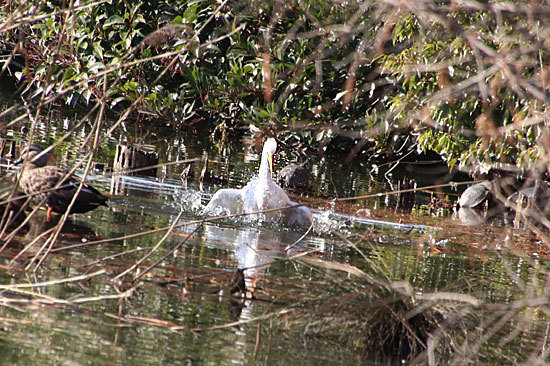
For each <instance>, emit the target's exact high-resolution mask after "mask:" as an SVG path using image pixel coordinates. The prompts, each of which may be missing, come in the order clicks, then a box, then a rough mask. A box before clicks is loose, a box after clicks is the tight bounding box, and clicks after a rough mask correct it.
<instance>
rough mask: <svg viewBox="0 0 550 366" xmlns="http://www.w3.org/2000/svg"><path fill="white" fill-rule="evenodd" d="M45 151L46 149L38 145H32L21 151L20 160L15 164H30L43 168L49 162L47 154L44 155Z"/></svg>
mask: <svg viewBox="0 0 550 366" xmlns="http://www.w3.org/2000/svg"><path fill="white" fill-rule="evenodd" d="M43 151H44V149H43V148H41V147H40V146H38V145H30V146H28V147H26V148H24V149H23V150H22V151H21V155H20V157H19V159H18V160H16V161H14V162H13V164H14V165H19V164H21V163H23V162H25V163H27V162H28V163H30V164H32V165H35V166H36V167H38V168H40V167H43V166H45V165H46V163H47V162H48V157H47V156H46V154H42V152H43Z"/></svg>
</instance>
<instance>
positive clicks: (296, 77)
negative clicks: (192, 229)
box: [0, 0, 548, 166]
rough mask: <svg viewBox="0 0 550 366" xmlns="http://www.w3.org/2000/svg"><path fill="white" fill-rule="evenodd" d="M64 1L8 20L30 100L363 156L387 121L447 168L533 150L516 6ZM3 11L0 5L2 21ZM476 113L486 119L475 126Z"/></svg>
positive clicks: (531, 99)
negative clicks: (499, 12)
mask: <svg viewBox="0 0 550 366" xmlns="http://www.w3.org/2000/svg"><path fill="white" fill-rule="evenodd" d="M64 6H67V5H66V4H65V3H56V2H54V3H52V2H47V3H43V4H42V8H40V9H39V12H38V13H39V14H40V16H37V17H36V18H32V17H31V18H30V20H25V21H23V20H21V21H22V22H23V24H22V25H25V26H27V27H28V31H26V32H25V47H26V51H27V55H28V56H27V57H28V59H27V61H28V64H29V70H28V72H26V71H27V70H21V71H20V72H19V73H18V74H17V76H18V78H19V80H21V82H24V83H26V84H27V85H26V89H25V95H26V96H27V97H30V98H34V99H35V100H39V99H40V98H51V97H52V96H53V97H58V98H59V97H60V98H63V100H64V101H65V103H67V104H70V105H89V104H90V103H92V102H96V101H98V100H102V99H103V98H106V100H107V102H108V105H109V106H110V107H111V108H113V109H114V110H115V111H119V112H120V111H123V110H124V109H125V108H128V107H129V106H132V108H133V113H134V115H135V114H136V113H137V111H138V110H140V111H143V112H147V113H146V114H143V115H147V116H150V117H151V118H152V119H158V120H161V121H165V122H168V123H170V124H171V125H172V126H173V127H174V128H180V127H181V126H186V125H188V124H189V123H194V121H198V120H202V121H207V123H208V125H209V127H215V126H216V125H219V124H222V123H223V124H224V125H225V126H239V125H243V124H245V125H246V124H253V125H256V126H258V127H262V126H264V125H266V124H275V125H277V126H278V127H279V128H280V129H284V128H292V127H295V126H305V127H306V128H304V129H302V130H298V131H296V132H295V133H296V134H297V136H299V137H300V138H302V139H304V140H308V139H309V138H310V137H311V136H312V134H311V133H310V131H311V130H316V129H318V131H317V132H322V131H333V132H334V133H332V132H331V134H328V133H324V132H323V133H322V134H319V133H315V134H316V135H318V136H321V137H320V138H319V139H316V141H319V142H321V141H323V143H325V144H326V143H328V142H329V141H330V140H331V139H333V138H335V137H338V136H347V137H348V138H349V139H350V141H354V140H357V139H359V138H365V137H366V138H368V139H369V141H370V142H371V143H372V145H370V147H369V148H371V149H373V146H374V149H373V150H372V151H374V152H378V153H379V152H381V151H383V150H384V149H385V148H386V147H387V146H388V142H389V141H388V138H389V137H390V136H391V134H390V133H389V132H390V130H395V127H398V128H399V129H397V130H396V131H397V132H398V133H400V134H411V135H412V136H413V137H414V140H412V141H413V143H414V144H413V145H412V146H411V148H414V145H415V144H417V146H418V147H420V149H422V150H424V151H428V150H434V151H436V152H438V153H439V154H441V155H442V156H443V158H444V159H446V160H447V161H448V162H449V164H450V165H451V166H453V165H455V164H457V163H459V164H461V165H464V164H466V163H468V164H471V163H473V164H478V163H480V162H481V161H484V162H488V163H489V164H491V163H494V162H509V163H522V164H525V163H526V162H527V161H529V160H530V159H537V158H538V157H540V156H542V155H544V149H541V148H540V147H536V145H537V142H538V140H539V139H540V137H541V131H542V129H541V128H532V129H529V127H523V123H522V122H521V121H526V120H528V119H529V118H539V116H541V115H544V113H545V109H546V107H547V106H546V102H547V101H546V99H545V98H544V94H545V90H544V89H542V88H543V87H544V85H543V82H544V80H543V79H544V78H542V76H541V75H542V74H543V71H544V70H545V67H548V66H547V62H548V60H547V59H548V56H547V54H546V52H547V50H546V49H545V48H544V41H545V40H544V39H538V38H537V36H536V35H537V34H544V32H543V30H545V29H547V28H545V27H546V26H547V25H548V24H547V21H546V19H547V18H545V17H543V14H541V15H540V16H539V17H537V20H538V23H537V22H531V21H527V20H528V19H527V18H526V16H525V14H526V12H523V11H521V8H518V10H517V12H516V13H511V12H512V11H513V9H512V10H509V13H507V14H506V16H502V17H499V16H496V15H495V14H496V12H492V11H489V10H488V11H480V10H479V9H477V8H471V9H470V8H468V6H467V5H464V6H463V7H462V8H452V9H451V8H448V7H446V6H445V5H444V4H443V3H442V4H439V3H434V4H433V6H432V7H430V8H428V7H421V6H419V7H418V8H411V9H408V10H405V9H397V8H393V7H392V6H389V5H385V4H383V3H376V2H374V3H364V2H353V1H352V2H348V3H346V6H342V4H340V3H337V2H328V1H324V0H309V1H306V2H298V1H289V2H283V3H280V2H279V3H272V2H268V1H263V0H258V1H234V2H231V3H227V4H225V5H224V6H221V7H220V3H219V2H215V1H213V0H164V1H160V2H159V1H156V2H152V1H149V0H141V1H138V2H131V3H128V2H106V3H100V4H97V5H94V6H92V7H87V3H84V4H82V6H81V7H75V8H74V9H67V8H64ZM488 6H489V5H488ZM8 10H9V8H7V7H6V8H3V9H2V10H0V16H1V17H2V19H4V20H5V21H7V20H6V19H8V15H9V13H8ZM25 10H28V9H26V8H24V7H22V8H20V9H19V10H18V11H20V12H21V13H20V14H19V15H20V16H17V14H15V15H16V16H14V17H13V19H24V18H23V15H24V14H26V13H25ZM2 12H5V13H2ZM535 16H536V15H535ZM170 25H172V26H170ZM11 29H14V30H13V31H10V32H5V33H4V34H3V35H2V37H3V41H5V42H8V41H10V42H12V43H13V44H16V42H17V40H18V37H19V36H20V34H23V33H22V32H24V29H25V27H23V26H20V27H13V28H11ZM148 35H149V36H151V35H156V38H154V37H153V38H150V37H148V39H145V41H144V37H145V36H148ZM151 37H152V36H151ZM516 60H517V61H516ZM29 76H30V78H29ZM541 80H542V81H541ZM537 88H538V89H537ZM443 91H445V93H444V92H443ZM537 93H538V94H537ZM104 94H105V95H104ZM482 115H491V116H492V118H490V119H488V121H489V122H491V124H494V126H480V125H477V124H476V121H478V122H479V117H480V116H482ZM518 121H519V122H518ZM546 122H547V121H546V118H544V117H543V118H542V122H541V123H546ZM512 125H515V126H518V128H519V131H520V134H521V135H522V138H521V139H519V138H516V137H517V136H515V135H514V134H515V133H516V131H517V129H515V128H511V127H510V126H512ZM525 125H526V126H527V124H525ZM482 127H483V128H482ZM484 128H485V130H484ZM487 128H489V131H490V132H491V131H492V132H491V133H490V135H487V131H488V130H487ZM491 129H495V130H494V131H493V130H491ZM413 131H415V133H413ZM510 143H512V144H513V146H511V147H509V148H508V147H507V148H504V147H503V146H504V145H506V144H510ZM527 151H528V152H527ZM505 153H509V155H505Z"/></svg>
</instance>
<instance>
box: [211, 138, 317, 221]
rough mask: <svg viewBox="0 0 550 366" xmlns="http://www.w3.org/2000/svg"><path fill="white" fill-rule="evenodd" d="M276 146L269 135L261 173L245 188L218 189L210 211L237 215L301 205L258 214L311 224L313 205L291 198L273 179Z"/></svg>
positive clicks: (273, 219) (262, 218)
mask: <svg viewBox="0 0 550 366" xmlns="http://www.w3.org/2000/svg"><path fill="white" fill-rule="evenodd" d="M275 150H277V142H276V141H275V139H273V138H269V139H267V141H266V142H265V144H264V148H263V151H262V160H261V163H260V170H259V172H258V176H257V177H255V178H253V179H252V180H251V181H250V182H249V183H248V184H247V185H246V186H245V187H243V188H241V189H233V188H230V189H220V190H219V191H217V192H216V193H215V194H214V196H213V197H212V199H211V200H210V202H209V203H208V205H207V206H206V209H205V210H206V212H208V213H210V214H216V215H220V214H229V215H234V214H242V213H251V212H255V211H262V210H267V209H273V208H285V207H291V206H297V207H293V208H289V209H283V210H280V211H271V212H266V213H262V214H258V216H259V217H257V218H258V219H260V220H265V221H273V222H278V223H281V224H283V225H287V226H296V225H299V226H309V225H311V222H312V217H311V212H310V211H309V209H308V208H307V207H305V206H298V204H297V203H296V202H293V201H291V200H290V199H289V198H288V196H287V194H286V193H285V191H284V190H283V189H282V188H281V187H279V186H278V185H277V183H275V182H274V181H273V179H272V175H273V154H274V153H275Z"/></svg>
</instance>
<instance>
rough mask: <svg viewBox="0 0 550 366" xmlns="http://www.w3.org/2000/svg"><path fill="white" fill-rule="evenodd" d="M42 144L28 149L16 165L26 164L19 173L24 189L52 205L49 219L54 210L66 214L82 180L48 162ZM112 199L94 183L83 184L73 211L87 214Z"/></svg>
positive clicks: (39, 199)
mask: <svg viewBox="0 0 550 366" xmlns="http://www.w3.org/2000/svg"><path fill="white" fill-rule="evenodd" d="M42 151H43V149H42V148H41V147H40V146H38V145H31V146H29V147H28V148H26V149H24V150H23V152H22V153H21V158H20V159H19V160H17V161H16V162H15V164H16V165H17V164H21V163H24V164H23V167H22V169H21V173H20V176H19V185H20V187H21V189H22V190H23V191H24V192H25V193H26V194H28V195H30V196H32V197H33V198H34V199H35V200H37V201H39V202H43V203H44V204H45V205H46V206H47V207H48V220H49V219H50V216H51V212H52V211H53V212H56V213H59V214H64V213H65V212H66V211H67V208H68V207H69V204H70V203H71V201H72V200H73V197H74V195H75V194H76V192H77V190H78V187H79V185H80V183H81V182H82V180H81V179H80V178H78V177H76V176H74V175H72V174H68V172H67V171H66V170H65V169H63V168H61V167H57V166H54V165H46V162H47V157H46V154H41V153H42ZM107 200H108V198H107V197H106V196H104V195H102V194H101V193H99V191H98V190H97V189H95V188H94V187H92V186H91V185H89V184H87V183H82V189H81V190H80V192H79V193H78V196H77V197H76V199H75V201H74V203H73V205H72V207H71V210H70V212H69V213H70V214H74V213H84V212H88V211H91V210H93V209H95V208H97V207H99V206H107Z"/></svg>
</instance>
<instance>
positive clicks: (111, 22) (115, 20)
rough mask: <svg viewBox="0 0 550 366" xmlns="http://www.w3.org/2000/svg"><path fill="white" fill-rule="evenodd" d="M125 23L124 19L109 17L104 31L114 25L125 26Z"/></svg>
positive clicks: (114, 16)
mask: <svg viewBox="0 0 550 366" xmlns="http://www.w3.org/2000/svg"><path fill="white" fill-rule="evenodd" d="M123 23H124V19H122V17H120V16H118V15H113V16H111V17H109V19H107V20H106V21H105V23H103V29H107V28H108V27H110V26H112V25H114V24H123Z"/></svg>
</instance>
